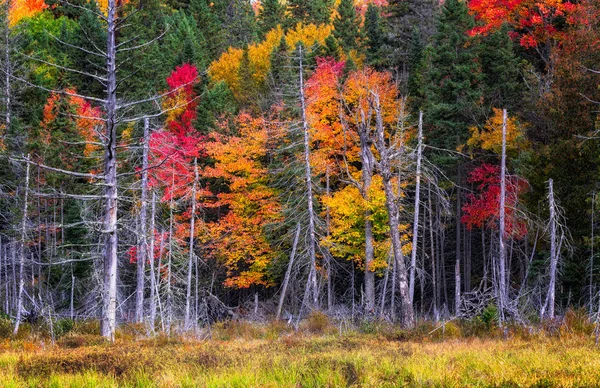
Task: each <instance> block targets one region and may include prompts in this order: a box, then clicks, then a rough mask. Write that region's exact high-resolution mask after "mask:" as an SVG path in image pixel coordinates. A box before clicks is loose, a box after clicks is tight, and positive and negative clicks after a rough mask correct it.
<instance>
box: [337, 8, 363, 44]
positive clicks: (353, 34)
mask: <svg viewBox="0 0 600 388" xmlns="http://www.w3.org/2000/svg"><path fill="white" fill-rule="evenodd" d="M337 11H338V15H337V16H336V17H335V19H334V20H333V28H334V30H333V36H335V37H336V39H337V40H338V43H339V44H340V45H341V46H342V49H343V50H344V51H346V52H348V51H350V50H353V49H358V47H359V41H360V32H359V30H358V26H359V25H360V20H359V18H358V15H357V14H356V9H355V8H354V1H353V0H341V1H340V5H339V6H338V8H337Z"/></svg>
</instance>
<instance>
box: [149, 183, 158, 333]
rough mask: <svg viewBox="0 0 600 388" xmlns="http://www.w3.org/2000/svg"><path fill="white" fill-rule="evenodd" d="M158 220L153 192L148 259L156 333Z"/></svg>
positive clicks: (151, 320) (151, 302)
mask: <svg viewBox="0 0 600 388" xmlns="http://www.w3.org/2000/svg"><path fill="white" fill-rule="evenodd" d="M155 219H156V193H155V192H152V204H151V210H150V244H149V249H148V258H149V260H150V327H151V328H152V332H154V326H155V324H156V297H157V294H158V289H157V281H156V277H155V276H156V274H155V273H154V228H155Z"/></svg>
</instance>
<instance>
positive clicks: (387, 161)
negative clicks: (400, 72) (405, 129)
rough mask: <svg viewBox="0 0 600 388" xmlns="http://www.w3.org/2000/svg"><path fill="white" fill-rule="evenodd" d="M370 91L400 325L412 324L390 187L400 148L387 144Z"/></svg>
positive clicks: (375, 97)
mask: <svg viewBox="0 0 600 388" xmlns="http://www.w3.org/2000/svg"><path fill="white" fill-rule="evenodd" d="M371 94H372V101H371V103H372V105H373V109H374V111H375V115H376V126H375V128H376V129H375V139H374V143H375V148H376V149H377V152H378V154H379V159H378V160H377V161H376V166H377V168H378V170H379V172H380V174H381V177H382V180H383V190H384V192H385V203H386V208H387V212H388V223H389V227H390V237H391V240H392V252H393V254H394V264H395V265H394V268H396V269H397V270H396V272H397V277H398V289H399V291H400V324H401V325H402V326H403V327H412V326H413V325H414V311H413V307H412V302H411V300H410V294H409V287H408V273H407V270H406V264H405V263H404V255H403V254H402V242H401V239H400V230H399V227H400V220H399V211H398V203H397V196H396V195H395V194H394V189H393V187H392V177H393V176H394V172H393V164H392V163H393V160H394V159H395V157H399V156H400V152H401V150H398V149H396V148H395V147H394V145H393V144H391V145H390V146H388V144H386V135H385V128H384V123H383V112H382V111H381V104H380V100H379V95H378V94H377V93H376V92H371ZM394 152H397V153H398V155H394Z"/></svg>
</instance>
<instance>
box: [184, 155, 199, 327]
mask: <svg viewBox="0 0 600 388" xmlns="http://www.w3.org/2000/svg"><path fill="white" fill-rule="evenodd" d="M197 184H198V160H197V159H194V183H193V185H192V215H191V220H190V243H189V245H190V252H189V257H188V272H187V285H186V294H185V320H184V327H185V330H188V329H189V328H190V306H191V303H192V271H193V268H194V236H195V226H196V185H197Z"/></svg>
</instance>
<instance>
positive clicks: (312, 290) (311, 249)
mask: <svg viewBox="0 0 600 388" xmlns="http://www.w3.org/2000/svg"><path fill="white" fill-rule="evenodd" d="M298 54H299V94H300V96H299V97H300V108H301V111H302V112H301V113H302V132H303V135H304V180H305V183H306V201H307V211H308V257H309V260H310V269H309V273H308V280H307V282H306V292H305V294H306V296H307V297H308V298H311V299H312V300H311V304H312V307H317V306H318V304H319V288H318V285H317V259H316V246H317V234H316V232H315V223H316V218H317V215H316V213H315V210H314V197H313V183H312V171H311V165H310V128H309V124H308V119H307V117H306V100H305V96H304V66H303V63H302V60H303V53H302V45H300V46H298Z"/></svg>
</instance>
